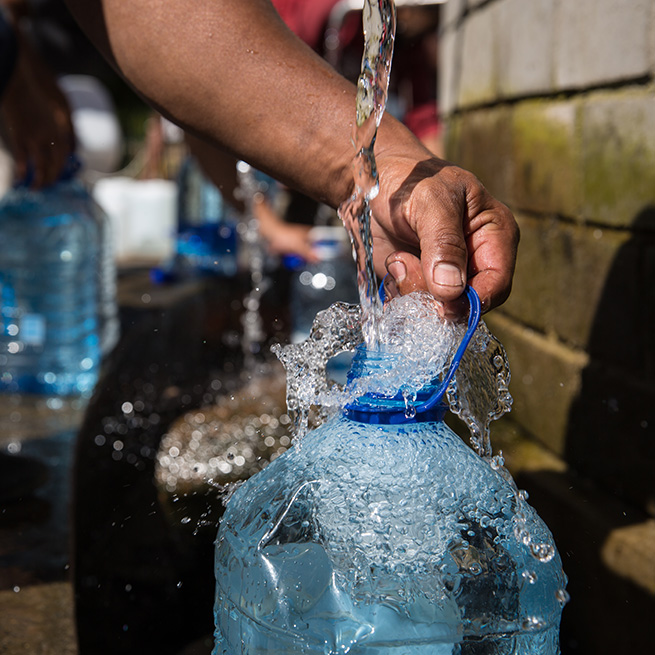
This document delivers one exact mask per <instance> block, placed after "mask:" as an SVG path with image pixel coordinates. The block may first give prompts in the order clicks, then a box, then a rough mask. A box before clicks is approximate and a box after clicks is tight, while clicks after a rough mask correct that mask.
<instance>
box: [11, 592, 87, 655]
mask: <svg viewBox="0 0 655 655" xmlns="http://www.w3.org/2000/svg"><path fill="white" fill-rule="evenodd" d="M77 652H78V648H77V638H76V631H75V611H74V599H73V588H72V586H71V585H70V584H69V583H64V582H61V583H53V584H44V585H34V586H29V587H22V588H21V589H20V590H19V591H12V590H6V591H0V653H7V655H11V654H13V653H21V655H76V653H77Z"/></svg>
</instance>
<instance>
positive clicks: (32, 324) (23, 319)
mask: <svg viewBox="0 0 655 655" xmlns="http://www.w3.org/2000/svg"><path fill="white" fill-rule="evenodd" d="M0 235H1V236H2V238H1V240H0V295H1V297H2V309H1V323H0V390H2V391H3V392H20V393H35V394H52V395H57V396H81V395H89V394H90V393H91V391H92V390H93V388H94V386H95V384H96V381H97V379H98V373H99V367H100V360H101V354H102V349H103V346H104V348H105V349H106V350H108V349H109V348H110V347H111V346H112V345H113V344H114V343H115V341H116V338H117V334H118V328H117V315H116V304H115V269H114V267H113V260H112V259H111V253H110V243H109V241H108V239H109V236H108V229H107V224H106V217H105V216H104V215H103V214H102V212H101V211H100V210H99V208H97V207H96V206H95V205H94V204H93V201H92V200H91V199H90V197H89V195H88V194H87V193H86V191H85V189H84V188H83V187H82V186H81V185H80V184H79V183H78V182H77V181H76V180H75V179H74V165H73V167H72V168H71V169H70V170H68V171H67V172H66V174H65V175H64V176H63V177H62V179H61V180H60V181H59V182H58V183H57V184H55V185H53V186H51V187H48V188H46V189H43V190H39V191H35V190H31V189H29V188H27V187H25V186H23V187H17V188H14V189H12V190H10V191H9V192H8V193H7V194H6V195H5V197H4V198H3V199H2V201H1V202H0Z"/></svg>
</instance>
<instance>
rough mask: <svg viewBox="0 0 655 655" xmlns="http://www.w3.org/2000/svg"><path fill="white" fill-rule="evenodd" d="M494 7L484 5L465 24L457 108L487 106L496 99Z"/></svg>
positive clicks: (496, 36) (493, 5)
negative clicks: (486, 104) (485, 104)
mask: <svg viewBox="0 0 655 655" xmlns="http://www.w3.org/2000/svg"><path fill="white" fill-rule="evenodd" d="M496 7H497V4H496V3H492V4H491V5H485V6H483V7H482V8H481V9H480V10H479V11H476V12H474V13H472V14H468V15H467V16H466V18H465V20H464V23H463V26H462V28H461V29H462V30H463V31H462V36H461V38H462V59H461V62H460V76H459V89H458V98H457V106H458V107H470V106H474V105H480V104H484V103H489V102H492V101H494V100H496V99H497V97H498V90H497V89H498V85H497V64H496V60H497V58H496V43H497V38H498V34H497V31H496V19H495V13H496V12H497V9H496Z"/></svg>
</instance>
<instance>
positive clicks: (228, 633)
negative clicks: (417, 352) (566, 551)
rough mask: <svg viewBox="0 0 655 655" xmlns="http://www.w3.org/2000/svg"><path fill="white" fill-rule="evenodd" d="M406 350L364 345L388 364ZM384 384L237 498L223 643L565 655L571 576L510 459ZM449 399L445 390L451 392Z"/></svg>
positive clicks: (294, 649) (225, 651)
mask: <svg viewBox="0 0 655 655" xmlns="http://www.w3.org/2000/svg"><path fill="white" fill-rule="evenodd" d="M395 358H396V355H394V354H391V353H387V352H384V351H374V352H367V351H366V350H360V351H359V352H358V353H357V356H356V358H355V361H354V364H353V368H352V370H351V374H350V378H351V380H352V379H354V378H357V377H358V376H364V375H365V376H376V375H377V374H379V373H381V372H384V371H386V370H388V368H389V367H393V366H394V361H396V360H395ZM443 391H444V383H438V382H435V384H434V385H427V386H426V387H424V388H423V389H422V390H421V391H420V392H419V394H418V396H417V398H416V401H415V404H414V408H415V409H416V412H414V411H408V409H407V406H406V403H405V399H404V398H403V396H402V394H401V393H399V394H397V395H396V396H394V397H392V398H389V397H384V396H381V395H378V394H376V393H370V392H369V393H368V394H366V395H365V396H362V397H360V398H358V399H357V400H356V401H355V402H353V403H351V404H350V405H348V406H346V407H345V408H344V410H343V412H342V413H341V414H340V415H338V416H336V417H334V418H332V419H330V420H329V421H327V422H326V423H325V424H323V425H322V426H321V427H319V428H317V429H316V430H314V431H310V432H309V433H308V434H307V435H306V436H305V437H303V439H302V441H301V442H300V444H299V445H298V444H296V445H295V446H294V447H293V448H292V449H290V450H289V451H287V452H286V453H284V454H283V455H281V456H280V457H278V458H277V459H276V460H275V461H273V462H272V463H271V464H270V465H269V466H268V467H267V468H265V469H264V470H263V471H262V472H260V473H258V474H256V475H255V476H254V477H252V478H250V479H249V480H248V481H247V482H245V483H244V484H243V485H242V486H241V487H239V488H238V489H237V491H236V492H235V493H234V495H233V496H232V497H231V498H230V500H229V502H228V504H227V507H226V511H225V514H224V516H223V519H222V523H221V527H220V529H219V532H218V538H217V541H216V562H215V573H216V580H217V587H216V601H215V608H214V611H215V621H216V633H215V636H216V645H215V650H214V654H215V655H241V654H243V655H246V654H247V655H264V654H266V655H271V654H276V653H277V654H283V653H284V654H285V655H291V654H296V653H298V654H300V653H303V654H317V655H318V654H321V655H328V654H329V655H336V654H337V653H349V654H351V655H446V654H447V655H481V654H483V653H484V654H485V655H528V654H529V655H556V654H557V653H559V646H558V633H559V621H560V615H561V611H562V606H563V604H564V602H565V599H566V592H565V591H564V587H565V584H566V578H565V576H564V574H563V572H562V567H561V561H560V558H559V555H558V554H557V551H556V549H555V546H554V543H553V539H552V536H551V534H550V532H549V531H548V529H547V527H546V526H545V525H544V523H543V522H542V521H541V519H540V518H539V517H538V516H537V514H536V513H535V512H534V510H532V508H530V506H529V505H527V503H526V502H525V500H524V499H523V497H522V495H521V494H520V493H519V492H518V491H517V489H516V487H515V485H514V484H513V482H512V481H511V478H510V477H509V474H508V473H507V472H506V471H505V470H504V469H502V467H494V466H493V465H492V462H491V461H487V460H485V459H483V458H481V457H480V456H479V455H477V454H476V453H475V452H474V451H473V450H472V449H471V448H469V447H468V446H467V445H466V444H464V442H463V441H462V440H461V439H460V438H459V437H458V436H457V435H456V434H455V433H454V432H453V431H452V430H450V428H448V427H447V425H446V424H445V423H444V422H443V417H444V414H445V411H446V407H445V406H444V405H443V404H442V403H441V401H440V397H441V396H442V395H443ZM435 399H436V402H435Z"/></svg>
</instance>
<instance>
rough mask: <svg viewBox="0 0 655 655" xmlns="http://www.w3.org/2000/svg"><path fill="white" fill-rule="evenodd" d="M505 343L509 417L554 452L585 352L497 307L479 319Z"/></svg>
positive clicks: (562, 440)
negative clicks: (520, 322)
mask: <svg viewBox="0 0 655 655" xmlns="http://www.w3.org/2000/svg"><path fill="white" fill-rule="evenodd" d="M485 321H486V323H487V325H488V326H489V329H490V330H491V331H492V332H493V334H495V335H496V337H498V339H500V341H501V343H502V344H503V345H504V346H505V349H506V351H507V356H508V357H509V363H510V368H511V371H512V381H511V384H510V392H511V394H512V396H513V398H514V406H513V409H512V418H513V419H514V420H515V421H517V422H518V423H520V424H521V425H522V426H523V427H524V428H525V429H526V430H527V431H528V433H529V434H531V435H532V436H534V438H535V439H537V440H538V441H539V442H540V443H542V444H543V445H544V446H546V447H547V448H549V449H550V450H552V451H553V452H555V453H556V454H558V455H561V454H563V453H564V451H565V447H566V435H567V431H568V421H569V412H570V408H571V405H572V404H573V402H574V400H575V399H576V398H577V396H578V392H579V389H580V381H581V374H582V371H583V369H584V367H585V366H586V364H587V361H588V360H587V357H586V356H585V355H584V354H583V353H580V352H576V351H573V350H570V349H568V348H566V347H564V346H562V345H560V344H558V343H556V342H554V341H551V340H549V339H547V338H545V337H543V336H541V335H539V334H537V333H536V332H534V331H532V330H528V329H526V328H524V327H523V326H521V325H518V324H516V323H515V322H514V321H512V320H511V319H508V318H507V317H506V316H503V314H501V313H499V312H493V313H492V314H490V315H487V317H486V318H485Z"/></svg>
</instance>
